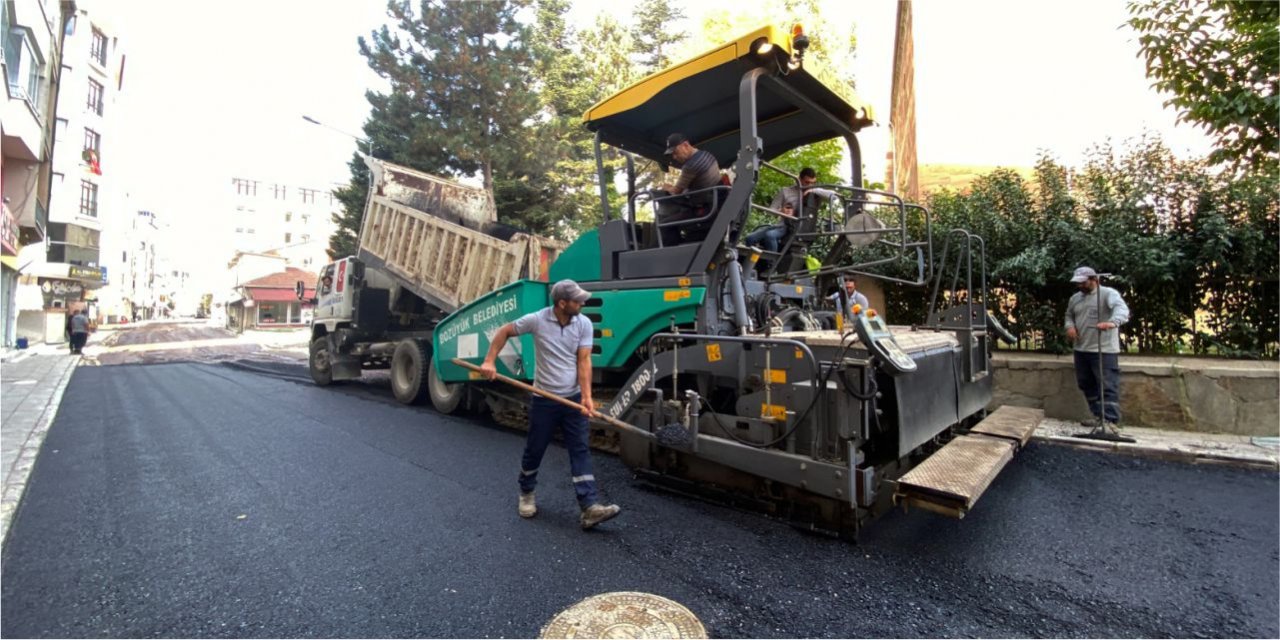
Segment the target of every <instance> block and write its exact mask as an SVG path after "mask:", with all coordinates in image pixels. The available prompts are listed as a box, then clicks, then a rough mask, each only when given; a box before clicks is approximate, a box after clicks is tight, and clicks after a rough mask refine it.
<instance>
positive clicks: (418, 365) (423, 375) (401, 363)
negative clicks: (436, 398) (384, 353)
mask: <svg viewBox="0 0 1280 640" xmlns="http://www.w3.org/2000/svg"><path fill="white" fill-rule="evenodd" d="M430 362H431V347H430V346H428V344H427V343H425V342H420V341H418V340H402V341H400V344H398V345H396V351H395V354H393V355H392V356H391V392H392V393H394V394H395V395H396V400H399V401H400V403H401V404H418V403H420V402H422V401H423V400H424V399H425V398H426V397H427V384H426V382H427V366H428V365H429V363H430Z"/></svg>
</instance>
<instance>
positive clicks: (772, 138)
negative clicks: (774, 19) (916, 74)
mask: <svg viewBox="0 0 1280 640" xmlns="http://www.w3.org/2000/svg"><path fill="white" fill-rule="evenodd" d="M762 42H768V43H771V44H772V45H773V49H772V51H770V52H768V53H765V54H760V53H756V50H757V46H758V45H759V44H760V43H762ZM791 51H792V49H791V39H790V37H789V36H788V35H787V34H786V32H784V31H783V30H781V29H778V28H777V27H774V26H767V27H762V28H760V29H757V30H755V31H753V32H751V33H749V34H746V35H744V36H742V37H740V38H738V39H736V40H733V41H731V42H728V43H726V44H723V45H721V46H719V47H716V48H714V49H712V50H710V51H707V52H706V53H704V54H702V55H700V56H697V57H694V58H692V59H690V60H686V61H684V62H681V63H679V64H676V65H674V66H672V67H670V68H668V69H665V70H663V71H660V72H658V73H655V74H653V75H651V76H649V77H647V78H644V79H643V80H640V81H639V82H637V83H635V84H633V85H631V86H630V87H627V88H626V89H623V90H622V91H619V92H618V93H616V94H614V95H613V96H611V97H609V98H606V99H604V100H602V101H601V102H599V103H597V104H596V105H595V106H593V107H591V108H590V109H588V110H587V112H586V114H585V115H584V116H583V120H584V122H585V123H586V125H587V128H588V129H590V130H591V131H599V132H601V136H602V138H603V140H604V141H605V142H606V143H608V144H611V145H613V146H615V147H619V148H622V149H626V150H627V151H630V152H632V153H635V154H638V155H640V156H643V157H646V158H649V159H651V160H656V161H658V162H661V161H662V160H663V155H662V154H663V151H664V150H665V148H666V146H665V140H666V137H667V135H668V134H671V133H675V132H679V133H683V134H685V135H686V136H688V137H689V141H690V142H692V143H693V145H694V146H695V147H697V148H699V149H705V150H707V151H710V152H711V153H712V154H714V155H715V157H716V160H718V161H719V162H720V165H721V166H728V165H729V164H731V163H732V162H733V160H734V158H736V157H737V155H738V147H739V138H738V131H739V124H738V123H739V112H738V107H739V100H738V89H739V83H740V82H741V80H742V76H743V74H744V73H746V72H747V71H749V70H751V69H752V68H755V67H761V66H770V67H773V68H774V69H776V70H778V71H786V74H785V75H783V74H782V73H775V74H773V77H774V78H776V79H777V81H778V82H780V83H782V84H785V85H787V86H790V87H792V88H794V89H795V90H796V91H797V92H799V93H800V94H801V96H803V97H804V98H805V99H806V100H808V101H809V102H811V103H812V104H813V105H816V106H817V107H818V108H821V109H822V110H824V111H826V112H828V113H830V114H831V115H832V116H833V117H835V118H836V119H837V120H838V121H840V122H842V123H844V124H846V125H847V126H848V127H849V129H850V130H852V131H855V132H856V131H858V130H859V129H862V128H864V127H866V126H869V125H871V124H872V123H873V115H872V112H871V108H870V106H868V105H866V104H865V103H863V102H861V101H858V100H857V99H856V98H854V99H853V101H852V102H851V101H849V100H846V99H845V98H843V97H841V96H840V95H839V94H838V93H837V92H835V91H833V90H832V89H831V88H830V87H828V86H827V85H825V84H824V83H823V82H822V81H820V80H819V79H818V78H817V77H815V76H814V75H812V74H810V73H809V71H806V70H805V69H804V68H803V67H801V68H798V69H792V70H789V71H787V61H788V59H789V58H790V56H791ZM806 64H809V63H808V62H806ZM850 93H851V92H850ZM756 104H757V121H758V124H757V132H758V134H759V135H760V137H761V138H763V139H764V150H763V153H762V154H761V156H760V157H761V158H762V159H764V160H770V159H773V158H776V157H777V156H779V155H781V154H783V153H786V152H787V151H790V150H791V149H794V148H796V147H799V146H803V145H806V144H811V143H814V142H819V141H822V140H826V139H829V138H832V137H835V136H838V135H842V134H843V132H842V131H839V130H838V129H837V128H836V127H834V126H832V125H831V123H830V122H828V121H827V120H826V119H824V118H818V117H814V116H813V115H812V114H811V113H809V112H808V111H806V110H805V109H802V108H801V107H799V106H798V105H797V104H796V103H795V101H794V100H792V99H789V98H788V97H786V96H785V95H784V94H783V92H781V91H779V89H778V87H776V86H775V85H774V84H772V83H770V82H765V81H761V82H760V83H759V85H758V91H757V96H756Z"/></svg>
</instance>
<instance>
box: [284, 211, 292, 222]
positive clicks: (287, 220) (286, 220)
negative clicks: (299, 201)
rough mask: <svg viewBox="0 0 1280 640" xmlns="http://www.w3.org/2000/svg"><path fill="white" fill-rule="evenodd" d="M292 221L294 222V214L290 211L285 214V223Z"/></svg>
mask: <svg viewBox="0 0 1280 640" xmlns="http://www.w3.org/2000/svg"><path fill="white" fill-rule="evenodd" d="M290 220H293V213H292V212H289V211H286V212H284V221H285V222H289V221H290Z"/></svg>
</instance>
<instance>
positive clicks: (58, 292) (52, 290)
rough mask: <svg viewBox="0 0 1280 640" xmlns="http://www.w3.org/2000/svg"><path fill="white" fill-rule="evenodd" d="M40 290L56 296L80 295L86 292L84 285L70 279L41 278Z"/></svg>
mask: <svg viewBox="0 0 1280 640" xmlns="http://www.w3.org/2000/svg"><path fill="white" fill-rule="evenodd" d="M40 290H41V291H43V292H45V293H48V294H52V295H55V296H67V295H72V296H79V295H80V294H81V293H83V292H84V285H82V284H80V283H79V282H72V281H70V280H53V279H50V278H40Z"/></svg>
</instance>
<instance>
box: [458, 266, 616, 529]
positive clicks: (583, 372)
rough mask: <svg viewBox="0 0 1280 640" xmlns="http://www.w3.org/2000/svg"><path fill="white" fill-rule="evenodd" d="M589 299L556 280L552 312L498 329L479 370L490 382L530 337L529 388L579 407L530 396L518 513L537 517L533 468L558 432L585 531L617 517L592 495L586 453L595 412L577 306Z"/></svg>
mask: <svg viewBox="0 0 1280 640" xmlns="http://www.w3.org/2000/svg"><path fill="white" fill-rule="evenodd" d="M590 297H591V293H590V292H588V291H584V290H583V289H582V287H580V286H578V283H576V282H574V281H572V280H561V281H560V282H557V283H555V285H554V286H552V287H551V304H552V306H550V307H547V308H545V309H542V310H539V311H534V312H533V313H529V314H526V315H524V316H521V317H520V318H519V319H517V320H516V321H515V322H508V323H507V324H504V325H502V327H501V328H499V329H498V332H497V333H496V334H494V336H493V342H492V343H491V344H490V345H489V353H488V354H487V355H486V356H485V358H484V364H482V365H481V366H480V370H481V372H482V373H483V374H484V376H485V377H486V378H488V379H489V380H493V379H494V378H496V377H497V375H498V369H497V364H496V362H497V359H498V354H499V353H501V352H502V348H503V347H504V346H505V345H506V344H507V340H508V339H509V338H510V337H512V336H521V335H524V334H532V335H533V343H534V347H535V348H536V352H535V353H536V362H537V365H536V366H535V367H534V374H533V384H534V386H535V387H537V388H539V389H542V390H543V391H547V392H549V393H552V394H555V395H558V396H561V397H564V398H567V399H569V400H572V401H574V402H578V403H580V404H582V405H583V407H585V408H586V412H580V411H575V410H573V409H572V408H570V407H566V406H564V405H562V404H560V403H557V402H553V401H551V400H547V399H546V398H543V397H541V396H536V395H535V396H534V397H533V399H532V404H531V406H530V407H529V436H528V438H527V439H526V440H525V445H524V458H523V461H522V462H521V466H520V497H519V513H520V517H522V518H532V517H533V516H534V515H535V514H537V513H538V507H537V504H536V502H535V501H534V496H533V491H534V487H535V486H537V484H538V468H539V467H540V466H541V465H542V456H543V454H545V453H546V451H547V445H549V444H551V437H552V436H553V435H555V431H556V429H557V428H559V429H560V430H561V432H562V433H563V435H564V446H565V449H568V450H569V468H570V470H571V472H572V477H573V489H574V492H575V493H577V495H578V506H579V507H580V508H581V509H582V515H581V518H580V522H581V524H582V528H583V529H590V528H592V527H594V526H596V525H597V524H600V523H601V522H604V521H605V520H608V519H609V518H612V517H614V516H616V515H618V512H619V511H621V509H619V508H618V505H616V504H604V503H602V502H600V499H599V496H598V495H597V493H596V477H595V474H594V472H593V471H592V466H591V450H590V446H589V445H588V443H587V438H588V435H589V428H588V426H587V416H588V415H589V412H591V411H594V409H595V405H594V404H593V403H592V401H591V345H592V340H593V338H592V329H591V321H590V320H588V319H587V317H586V316H584V315H582V305H583V303H585V302H586V301H587V299H588V298H590Z"/></svg>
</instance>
